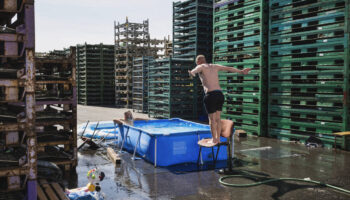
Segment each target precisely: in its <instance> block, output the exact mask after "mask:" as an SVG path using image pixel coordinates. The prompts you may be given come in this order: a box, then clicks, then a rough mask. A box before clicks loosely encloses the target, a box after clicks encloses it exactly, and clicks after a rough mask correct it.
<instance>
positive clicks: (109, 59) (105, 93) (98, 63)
mask: <svg viewBox="0 0 350 200" xmlns="http://www.w3.org/2000/svg"><path fill="white" fill-rule="evenodd" d="M76 48H77V86H78V103H79V104H83V105H114V103H115V88H114V87H115V86H114V82H115V81H114V46H113V45H104V44H96V45H93V44H86V43H85V44H84V45H77V47H76Z"/></svg>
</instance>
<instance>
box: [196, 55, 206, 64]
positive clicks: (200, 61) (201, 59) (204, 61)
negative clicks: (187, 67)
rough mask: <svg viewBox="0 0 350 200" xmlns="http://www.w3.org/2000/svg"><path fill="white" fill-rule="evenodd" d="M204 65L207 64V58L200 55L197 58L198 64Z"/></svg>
mask: <svg viewBox="0 0 350 200" xmlns="http://www.w3.org/2000/svg"><path fill="white" fill-rule="evenodd" d="M204 63H207V61H206V60H205V57H204V56H203V55H198V56H197V58H196V64H197V65H201V64H204Z"/></svg>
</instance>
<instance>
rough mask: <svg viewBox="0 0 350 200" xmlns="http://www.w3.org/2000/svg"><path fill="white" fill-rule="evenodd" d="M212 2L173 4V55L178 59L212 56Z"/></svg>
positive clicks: (190, 0)
mask: <svg viewBox="0 0 350 200" xmlns="http://www.w3.org/2000/svg"><path fill="white" fill-rule="evenodd" d="M212 17H213V1H212V0H187V1H182V2H180V1H179V2H174V3H173V53H174V57H176V58H195V57H196V56H197V55H198V54H203V55H205V56H206V58H207V59H208V61H210V60H211V56H212V49H211V47H212V26H213V19H212Z"/></svg>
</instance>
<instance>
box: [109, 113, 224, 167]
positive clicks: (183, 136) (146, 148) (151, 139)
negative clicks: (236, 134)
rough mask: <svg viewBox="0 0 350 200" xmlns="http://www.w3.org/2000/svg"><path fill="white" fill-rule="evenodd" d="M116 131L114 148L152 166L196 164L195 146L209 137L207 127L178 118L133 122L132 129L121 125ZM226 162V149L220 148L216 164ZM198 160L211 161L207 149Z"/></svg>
mask: <svg viewBox="0 0 350 200" xmlns="http://www.w3.org/2000/svg"><path fill="white" fill-rule="evenodd" d="M112 126H113V125H112ZM118 127H119V131H118V132H119V134H118V145H119V146H123V149H126V150H127V151H129V152H131V153H134V152H135V153H136V154H137V155H138V156H140V157H142V158H144V159H145V160H147V161H149V162H151V163H153V164H154V165H155V166H170V165H175V164H180V163H196V162H197V158H198V153H199V146H198V144H197V142H198V141H199V140H201V139H203V138H210V137H211V132H210V127H209V126H208V125H204V124H199V123H195V122H190V121H186V120H182V119H178V118H173V119H161V120H149V121H135V122H134V124H133V126H131V125H126V124H123V125H118ZM123 141H124V143H123ZM221 141H226V138H221ZM214 148H215V149H214V150H215V153H216V150H217V149H216V147H214ZM226 159H227V149H226V148H221V149H220V152H219V154H218V160H226ZM201 160H202V162H207V161H212V160H213V158H212V152H211V148H204V149H203V150H202V157H201Z"/></svg>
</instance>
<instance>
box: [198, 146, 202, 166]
mask: <svg viewBox="0 0 350 200" xmlns="http://www.w3.org/2000/svg"><path fill="white" fill-rule="evenodd" d="M201 157H202V146H199V152H198V159H197V165H202V164H203V163H202V162H199V158H201Z"/></svg>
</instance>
